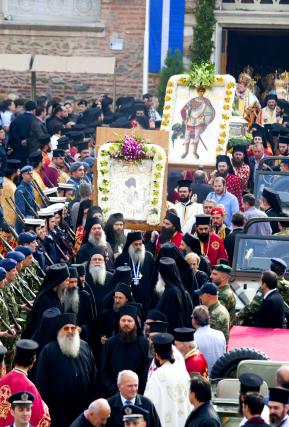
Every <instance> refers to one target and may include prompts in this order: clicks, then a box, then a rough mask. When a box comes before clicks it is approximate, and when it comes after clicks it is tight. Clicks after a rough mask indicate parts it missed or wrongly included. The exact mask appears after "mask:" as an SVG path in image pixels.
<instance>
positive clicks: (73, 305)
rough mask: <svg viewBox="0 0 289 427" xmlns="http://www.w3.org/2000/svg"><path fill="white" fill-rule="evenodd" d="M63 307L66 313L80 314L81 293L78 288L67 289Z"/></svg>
mask: <svg viewBox="0 0 289 427" xmlns="http://www.w3.org/2000/svg"><path fill="white" fill-rule="evenodd" d="M63 305H64V313H68V312H70V311H72V312H73V313H75V314H78V308H79V293H78V289H77V288H72V289H69V288H68V289H66V292H65V298H64V301H63Z"/></svg>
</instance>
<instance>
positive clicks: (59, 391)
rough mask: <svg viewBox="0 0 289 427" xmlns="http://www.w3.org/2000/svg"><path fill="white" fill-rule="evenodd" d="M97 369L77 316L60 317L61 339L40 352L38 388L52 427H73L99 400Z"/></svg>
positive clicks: (58, 335) (66, 315)
mask: <svg viewBox="0 0 289 427" xmlns="http://www.w3.org/2000/svg"><path fill="white" fill-rule="evenodd" d="M95 377H96V368H95V361H94V358H93V354H92V352H91V350H90V348H89V346H88V344H87V343H85V342H84V341H82V340H80V337H79V331H78V328H77V326H76V316H75V314H73V313H64V314H62V315H61V316H60V320H59V330H58V334H57V339H56V340H54V341H52V342H50V343H49V344H47V345H46V346H45V347H44V348H43V350H42V351H41V353H40V356H39V359H38V364H37V372H36V387H37V388H38V390H39V392H40V394H41V397H42V398H43V400H44V401H45V403H46V404H47V405H48V407H49V412H50V416H51V427H69V426H70V424H71V423H72V422H73V420H74V419H75V418H76V417H78V415H79V414H81V412H83V411H84V410H85V409H86V408H87V406H88V405H89V403H90V402H92V401H93V400H94V398H95V392H94V386H95Z"/></svg>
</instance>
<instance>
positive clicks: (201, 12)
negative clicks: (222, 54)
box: [191, 0, 216, 65]
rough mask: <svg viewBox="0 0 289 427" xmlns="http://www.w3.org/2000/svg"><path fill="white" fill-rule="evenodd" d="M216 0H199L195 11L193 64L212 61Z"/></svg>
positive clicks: (192, 48) (192, 47)
mask: <svg viewBox="0 0 289 427" xmlns="http://www.w3.org/2000/svg"><path fill="white" fill-rule="evenodd" d="M215 1H216V0H197V6H196V11H195V17H196V25H195V27H194V35H193V44H192V46H191V60H192V64H193V65H194V64H200V63H201V62H208V61H210V58H211V54H212V51H213V48H214V42H213V41H212V36H213V32H214V29H215V23H216V20H215V16H214V10H215Z"/></svg>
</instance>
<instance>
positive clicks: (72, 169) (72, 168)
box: [69, 162, 83, 172]
mask: <svg viewBox="0 0 289 427" xmlns="http://www.w3.org/2000/svg"><path fill="white" fill-rule="evenodd" d="M81 167H83V162H75V163H72V165H71V166H70V168H69V172H75V171H76V170H77V169H79V168H81Z"/></svg>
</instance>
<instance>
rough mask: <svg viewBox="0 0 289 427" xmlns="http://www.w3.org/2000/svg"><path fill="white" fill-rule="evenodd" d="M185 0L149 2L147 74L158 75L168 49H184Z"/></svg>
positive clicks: (155, 0) (156, 0) (152, 0)
mask: <svg viewBox="0 0 289 427" xmlns="http://www.w3.org/2000/svg"><path fill="white" fill-rule="evenodd" d="M184 21H185V0H150V22H149V72H150V73H159V72H160V70H161V68H162V67H163V65H164V61H165V59H166V56H167V52H168V49H171V50H172V53H174V51H175V50H176V49H180V51H181V52H182V53H183V49H184Z"/></svg>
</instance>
